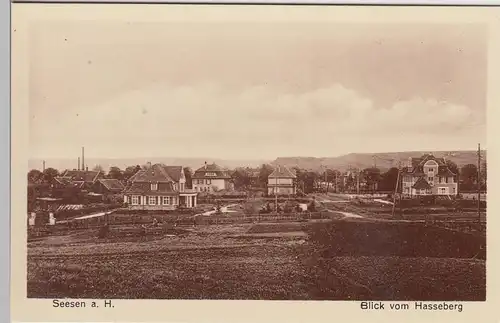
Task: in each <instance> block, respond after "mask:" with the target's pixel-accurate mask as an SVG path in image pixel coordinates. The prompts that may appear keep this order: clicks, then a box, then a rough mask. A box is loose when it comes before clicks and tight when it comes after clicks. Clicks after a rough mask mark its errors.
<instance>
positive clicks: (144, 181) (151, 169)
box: [124, 164, 197, 210]
mask: <svg viewBox="0 0 500 323" xmlns="http://www.w3.org/2000/svg"><path fill="white" fill-rule="evenodd" d="M124 201H125V203H128V205H129V208H131V209H145V210H174V209H175V208H177V207H179V206H183V207H187V208H192V207H195V206H196V204H197V193H196V192H195V191H194V190H191V189H187V188H186V177H185V174H184V167H182V166H166V165H163V164H154V165H152V166H151V165H150V164H148V167H147V168H146V169H142V170H140V171H138V172H137V173H136V174H134V175H133V176H132V177H131V178H130V179H129V180H128V185H127V188H126V189H125V191H124Z"/></svg>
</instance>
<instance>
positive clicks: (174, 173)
mask: <svg viewBox="0 0 500 323" xmlns="http://www.w3.org/2000/svg"><path fill="white" fill-rule="evenodd" d="M163 168H164V169H165V171H166V172H167V174H168V176H170V178H171V179H173V180H174V181H175V182H178V181H179V180H180V179H181V177H182V169H183V167H182V166H165V165H163Z"/></svg>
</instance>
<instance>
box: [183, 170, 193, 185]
mask: <svg viewBox="0 0 500 323" xmlns="http://www.w3.org/2000/svg"><path fill="white" fill-rule="evenodd" d="M184 177H186V188H190V189H192V188H193V170H192V169H191V167H185V168H184Z"/></svg>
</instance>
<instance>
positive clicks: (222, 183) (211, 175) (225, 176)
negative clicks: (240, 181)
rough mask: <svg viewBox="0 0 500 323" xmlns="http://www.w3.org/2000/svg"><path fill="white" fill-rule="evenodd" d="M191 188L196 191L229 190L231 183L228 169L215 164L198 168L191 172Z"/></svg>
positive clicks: (231, 187)
mask: <svg viewBox="0 0 500 323" xmlns="http://www.w3.org/2000/svg"><path fill="white" fill-rule="evenodd" d="M192 179H193V189H194V190H195V191H197V192H216V191H222V190H225V191H231V190H233V183H232V178H231V175H229V171H227V170H225V169H223V168H221V167H220V166H218V165H216V164H210V165H208V164H207V163H206V162H205V165H204V166H203V167H200V168H198V169H197V170H196V171H195V172H194V174H193V177H192Z"/></svg>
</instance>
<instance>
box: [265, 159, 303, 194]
mask: <svg viewBox="0 0 500 323" xmlns="http://www.w3.org/2000/svg"><path fill="white" fill-rule="evenodd" d="M296 178H297V176H296V175H295V174H294V173H293V172H291V171H290V170H289V169H288V168H286V167H285V166H277V167H276V168H275V169H274V171H273V172H272V173H271V174H270V175H269V176H268V178H267V193H268V194H269V195H272V194H273V195H274V194H277V195H295V194H296V192H297V190H296V187H295V179H296Z"/></svg>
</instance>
